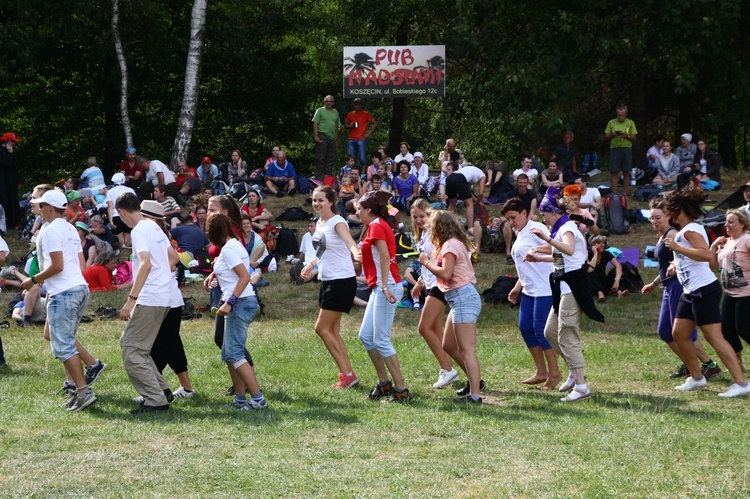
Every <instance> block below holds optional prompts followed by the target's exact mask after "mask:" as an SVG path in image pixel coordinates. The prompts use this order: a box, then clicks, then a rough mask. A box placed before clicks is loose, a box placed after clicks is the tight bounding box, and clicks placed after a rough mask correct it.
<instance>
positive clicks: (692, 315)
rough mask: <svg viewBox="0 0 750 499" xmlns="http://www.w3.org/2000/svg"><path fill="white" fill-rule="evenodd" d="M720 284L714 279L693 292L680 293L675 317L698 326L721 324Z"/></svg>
mask: <svg viewBox="0 0 750 499" xmlns="http://www.w3.org/2000/svg"><path fill="white" fill-rule="evenodd" d="M720 304H721V284H719V281H718V280H717V281H714V282H712V283H711V284H706V285H705V286H703V287H702V288H699V289H698V290H697V291H695V292H694V293H684V292H683V293H682V296H681V297H680V301H679V303H677V312H675V319H688V320H691V321H694V322H695V324H696V325H698V326H705V325H707V324H721V308H720Z"/></svg>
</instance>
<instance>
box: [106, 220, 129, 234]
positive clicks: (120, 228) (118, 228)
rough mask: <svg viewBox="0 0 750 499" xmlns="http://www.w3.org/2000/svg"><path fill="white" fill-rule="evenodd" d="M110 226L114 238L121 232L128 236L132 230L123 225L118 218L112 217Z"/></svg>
mask: <svg viewBox="0 0 750 499" xmlns="http://www.w3.org/2000/svg"><path fill="white" fill-rule="evenodd" d="M111 224H112V234H114V235H115V236H116V235H117V234H122V233H123V232H124V233H125V234H130V231H131V230H133V229H131V228H130V227H128V226H127V225H125V222H123V221H122V219H121V218H120V217H112V220H111Z"/></svg>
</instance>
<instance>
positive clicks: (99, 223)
mask: <svg viewBox="0 0 750 499" xmlns="http://www.w3.org/2000/svg"><path fill="white" fill-rule="evenodd" d="M89 221H90V222H91V223H90V225H89V232H90V233H91V234H93V235H95V236H96V237H98V238H99V239H101V240H102V241H104V242H106V243H109V245H110V246H112V249H113V250H115V249H117V248H118V244H117V243H118V241H117V238H116V237H115V236H114V235H113V234H112V229H110V228H109V226H108V225H104V219H103V218H102V216H101V215H94V216H93V217H91V219H90V220H89Z"/></svg>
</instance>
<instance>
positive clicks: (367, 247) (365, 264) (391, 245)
mask: <svg viewBox="0 0 750 499" xmlns="http://www.w3.org/2000/svg"><path fill="white" fill-rule="evenodd" d="M377 240H381V241H385V243H386V245H387V246H388V255H389V257H390V262H391V263H390V272H389V274H388V283H387V284H396V283H399V282H401V274H400V273H399V271H398V264H397V263H396V238H395V237H394V236H393V231H392V230H391V226H390V225H388V222H386V221H385V220H383V219H382V218H376V219H375V220H373V221H372V223H370V226H369V227H368V228H367V237H365V239H364V241H362V248H361V252H362V268H363V269H364V272H365V277H366V278H367V285H368V286H369V287H371V288H374V287H375V286H382V283H381V282H380V255H379V254H378V250H377V248H376V247H375V241H377Z"/></svg>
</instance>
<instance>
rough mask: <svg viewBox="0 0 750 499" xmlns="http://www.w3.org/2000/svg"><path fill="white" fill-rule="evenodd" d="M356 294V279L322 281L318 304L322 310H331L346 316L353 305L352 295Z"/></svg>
mask: <svg viewBox="0 0 750 499" xmlns="http://www.w3.org/2000/svg"><path fill="white" fill-rule="evenodd" d="M356 293H357V279H356V278H355V277H347V278H346V279H333V280H332V281H323V282H322V283H321V285H320V294H319V295H318V303H320V308H321V309H322V310H332V311H334V312H344V313H345V314H348V313H349V311H350V310H351V309H352V305H353V304H354V295H355V294H356Z"/></svg>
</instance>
